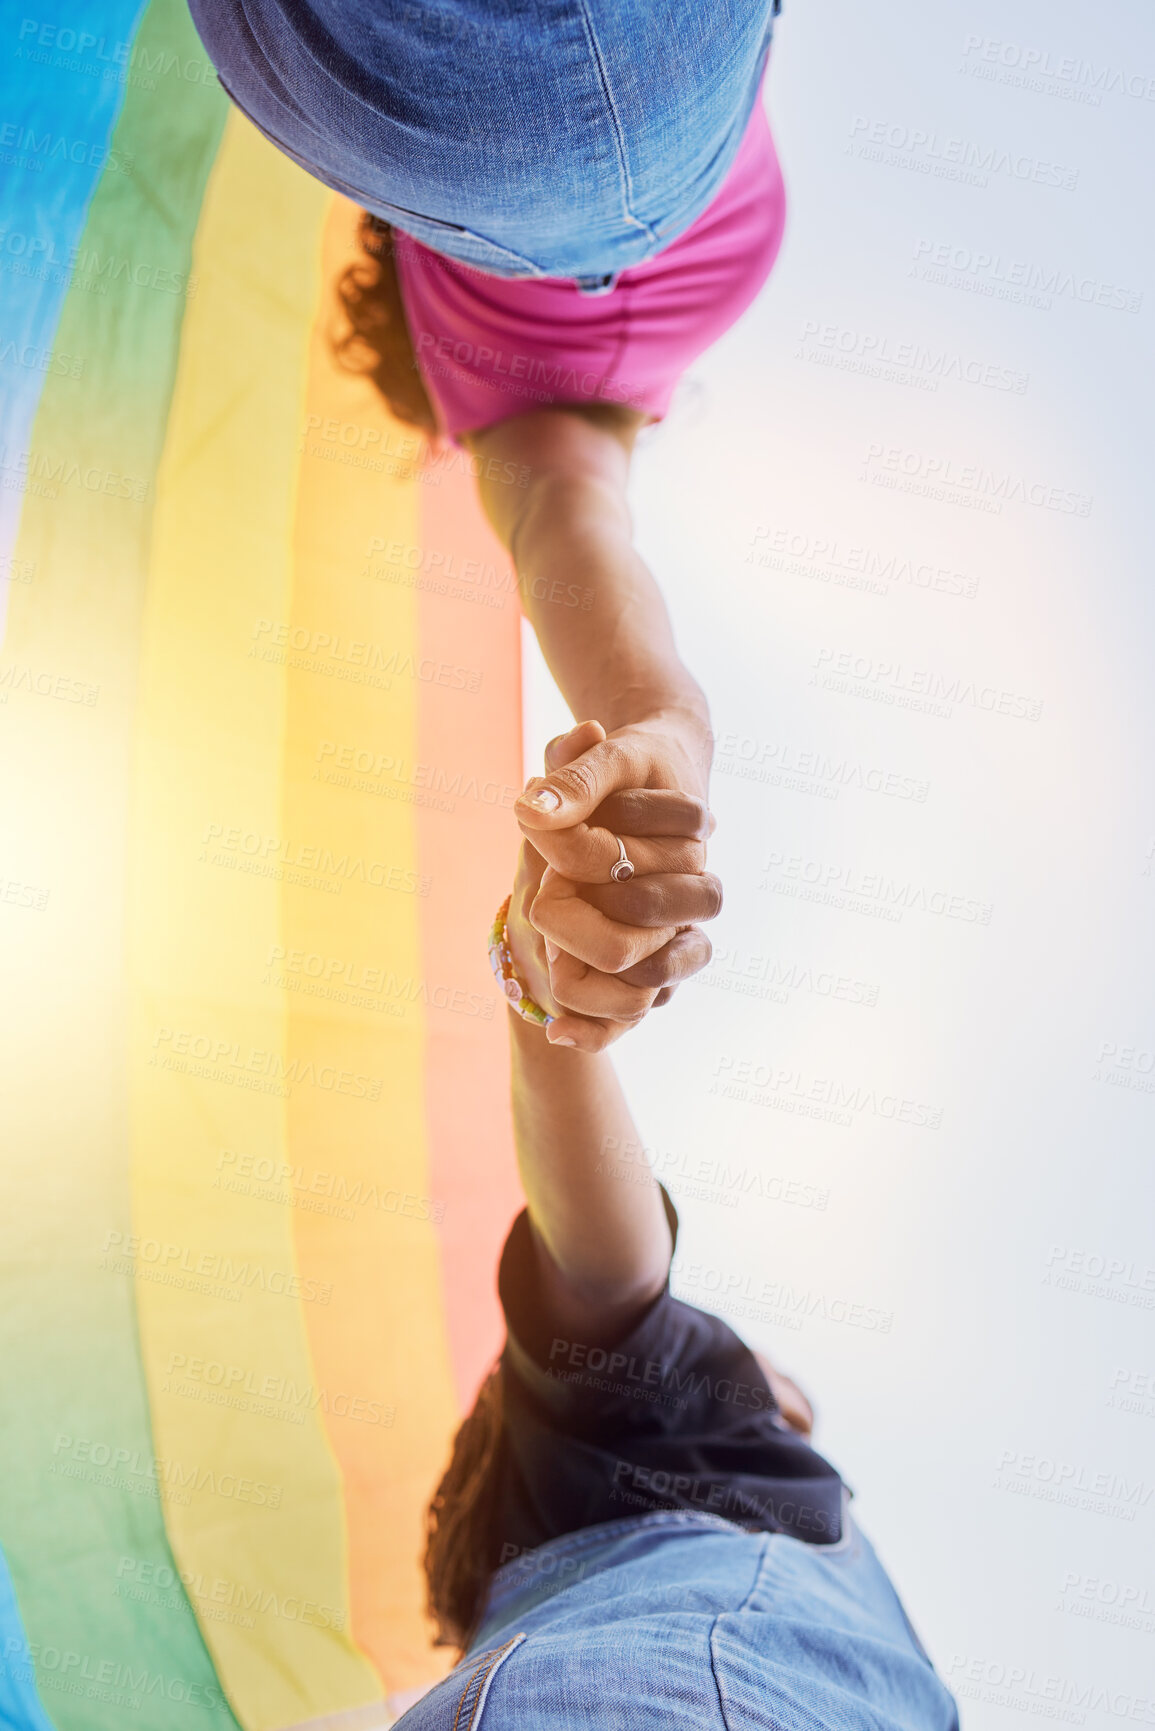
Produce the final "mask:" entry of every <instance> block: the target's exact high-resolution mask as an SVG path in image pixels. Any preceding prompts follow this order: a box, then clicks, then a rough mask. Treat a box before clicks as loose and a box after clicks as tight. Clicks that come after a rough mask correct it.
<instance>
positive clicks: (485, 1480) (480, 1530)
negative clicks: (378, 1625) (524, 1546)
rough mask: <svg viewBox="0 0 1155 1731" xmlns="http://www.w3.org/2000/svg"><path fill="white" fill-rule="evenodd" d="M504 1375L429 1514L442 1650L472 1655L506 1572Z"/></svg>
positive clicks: (428, 1569)
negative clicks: (494, 1583) (501, 1521)
mask: <svg viewBox="0 0 1155 1731" xmlns="http://www.w3.org/2000/svg"><path fill="white" fill-rule="evenodd" d="M504 1433H505V1423H504V1419H503V1416H502V1394H501V1370H500V1368H499V1366H497V1365H495V1366H494V1368H493V1369H492V1370H491V1371H490V1373H489V1375H488V1376H487V1377H486V1379H485V1381H484V1382H483V1383H482V1385H481V1388H480V1389H479V1391H478V1395H477V1399H476V1401H475V1402H474V1404H473V1410H472V1412H471V1413H470V1414H469V1416H468V1417H467V1418H466V1419H464V1420H463V1421H462V1423H461V1425H460V1427H459V1429H458V1432H457V1435H456V1436H455V1437H454V1439H453V1451H452V1453H451V1455H450V1458H449V1465H448V1467H446V1469H445V1472H444V1474H443V1475H442V1478H441V1483H440V1484H439V1485H438V1487H437V1489H436V1491H435V1492H434V1493H433V1500H432V1502H431V1503H430V1504H429V1508H428V1510H427V1512H426V1516H425V1581H426V1588H427V1594H428V1597H427V1608H428V1611H429V1614H430V1616H431V1617H432V1618H433V1620H434V1622H435V1623H436V1624H437V1636H436V1643H435V1644H436V1645H437V1646H438V1647H456V1648H457V1649H458V1650H459V1652H461V1653H464V1652H465V1650H466V1648H467V1647H468V1646H469V1643H470V1640H471V1639H472V1637H473V1634H474V1632H475V1630H476V1628H477V1624H478V1621H479V1619H480V1616H481V1611H482V1607H483V1605H484V1602H485V1593H486V1588H487V1587H488V1585H489V1581H490V1577H491V1576H492V1575H493V1573H494V1570H495V1569H496V1568H497V1566H498V1556H497V1550H498V1538H499V1534H498V1531H497V1496H498V1490H499V1486H500V1482H501V1472H502V1465H503V1461H504V1451H505V1434H504Z"/></svg>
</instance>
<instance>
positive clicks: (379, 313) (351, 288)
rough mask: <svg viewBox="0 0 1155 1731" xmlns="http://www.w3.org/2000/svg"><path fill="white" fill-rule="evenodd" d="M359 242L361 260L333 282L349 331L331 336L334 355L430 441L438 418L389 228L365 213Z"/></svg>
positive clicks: (402, 419)
mask: <svg viewBox="0 0 1155 1731" xmlns="http://www.w3.org/2000/svg"><path fill="white" fill-rule="evenodd" d="M357 240H358V244H359V246H360V249H361V256H360V258H358V259H356V260H355V261H354V262H353V263H352V264H350V265H347V266H346V267H345V269H344V271H342V273H341V277H340V280H339V281H338V283H337V296H338V299H339V300H340V303H341V306H342V309H343V310H344V314H345V318H346V320H347V323H348V328H347V329H345V330H343V331H341V332H340V333H336V334H334V335H333V336H332V338H331V341H332V346H333V352H334V354H335V356H336V358H337V360H338V362H339V364H340V365H341V366H343V367H344V368H345V370H346V371H347V372H351V373H363V374H365V375H367V376H368V377H369V378H370V379H372V381H373V383H374V384H375V385H376V387H377V389H378V390H379V391H380V393H381V395H382V396H383V397H384V399H385V401H386V403H388V405H389V408H390V410H391V412H392V413H393V414H394V415H395V416H396V417H397V419H398V420H399V421H404V422H405V423H406V425H407V426H410V427H417V428H419V429H420V430H421V432H423V433H425V434H427V435H428V436H429V437H430V438H432V437H434V436H435V434H436V432H437V417H436V415H435V414H434V412H433V405H432V404H431V402H430V401H429V394H428V392H427V391H426V389H425V384H424V382H423V380H422V377H421V373H420V371H419V370H418V366H417V357H416V354H415V353H414V349H413V339H412V337H411V335H410V332H409V326H408V323H407V322H406V318H405V307H404V304H403V303H402V300H401V287H400V284H399V283H398V280H397V263H396V260H395V258H394V254H393V229H392V227H391V226H390V224H389V223H387V222H383V221H382V220H381V218H380V217H377V216H374V215H373V213H372V212H371V211H368V210H363V211H362V212H361V221H360V223H359V224H358V228H357Z"/></svg>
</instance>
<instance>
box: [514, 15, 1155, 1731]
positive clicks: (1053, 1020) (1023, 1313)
mask: <svg viewBox="0 0 1155 1731" xmlns="http://www.w3.org/2000/svg"><path fill="white" fill-rule="evenodd" d="M770 112H771V119H772V122H773V124H774V128H775V134H776V137H777V141H778V146H779V152H780V155H781V157H782V161H783V166H784V170H785V174H786V180H787V187H788V192H789V196H790V215H789V224H788V232H787V238H786V242H785V245H784V248H783V251H782V254H781V256H780V259H779V262H778V265H777V267H776V270H775V273H774V276H773V278H772V280H771V282H770V284H769V285H768V287H767V289H766V290H765V292H764V293H763V295H762V297H761V298H760V300H759V302H758V303H757V305H756V306H755V307H754V308H753V309H752V311H751V312H750V313H749V314H747V316H746V317H745V319H744V320H743V321H742V322H741V324H740V325H739V326H738V327H737V328H736V329H735V330H734V331H732V332H731V333H730V334H729V335H728V337H727V338H726V339H725V341H724V342H723V343H722V344H721V345H719V347H718V348H717V349H715V350H714V351H713V352H712V353H711V354H710V355H709V356H707V357H706V358H705V360H703V361H702V362H701V363H699V364H698V365H697V366H696V367H695V369H694V372H693V376H692V377H691V378H690V379H689V380H687V381H686V383H685V385H684V387H683V392H682V396H681V398H680V400H679V402H678V403H677V405H676V407H675V411H674V413H673V414H672V415H671V417H670V419H669V421H668V422H667V423H666V425H665V426H664V427H663V428H662V429H660V430H659V431H657V432H655V433H654V434H653V435H651V436H649V438H648V440H647V442H646V444H645V448H644V449H643V450H642V451H641V453H640V455H639V458H638V462H637V475H636V483H635V491H634V498H635V505H636V513H637V519H638V524H639V533H640V539H641V545H642V548H643V550H644V552H645V554H646V556H647V558H648V559H649V560H650V562H651V564H652V566H653V568H654V570H655V572H656V573H657V574H658V576H659V579H660V581H661V583H662V585H663V588H664V590H665V592H666V594H667V596H668V597H669V600H670V605H671V608H672V610H673V613H674V616H675V623H676V627H677V629H678V632H679V640H680V643H681V645H682V649H683V653H684V654H685V656H686V658H687V659H688V661H689V662H690V664H691V666H692V667H693V669H694V671H695V673H696V674H697V675H698V677H699V678H700V679H701V681H702V682H703V684H704V685H705V687H706V690H707V691H708V693H709V694H710V696H711V701H712V705H713V710H714V718H715V729H716V732H717V735H718V737H719V757H718V762H717V766H716V773H715V777H714V783H713V793H712V801H713V805H714V809H715V810H716V812H717V815H718V818H719V828H718V832H717V836H716V838H715V840H714V843H713V844H712V851H711V864H712V867H713V869H715V870H716V871H717V872H718V873H719V874H720V876H721V878H722V880H723V883H724V885H725V888H726V894H727V902H726V908H725V912H724V913H723V915H722V917H721V918H720V919H719V920H718V921H717V922H715V925H714V927H713V928H712V935H713V938H714V942H715V949H716V960H715V963H714V965H713V967H712V969H711V972H710V973H709V975H708V976H706V977H705V978H704V979H703V980H700V981H699V982H697V983H695V984H694V985H692V986H689V987H686V988H684V989H683V991H682V992H681V993H680V995H679V997H678V999H677V1000H676V1002H675V1004H674V1005H672V1006H671V1007H670V1008H669V1009H666V1010H664V1011H662V1012H660V1013H659V1014H658V1015H656V1016H655V1017H653V1018H652V1019H651V1021H650V1022H649V1023H648V1024H647V1025H646V1026H645V1028H643V1029H642V1030H641V1031H640V1032H639V1033H638V1034H637V1035H635V1036H632V1037H631V1038H630V1039H629V1040H627V1041H626V1042H624V1043H623V1044H622V1045H621V1046H620V1047H619V1048H618V1053H619V1054H620V1067H621V1070H622V1073H623V1075H624V1076H625V1078H626V1080H627V1084H628V1087H629V1091H630V1096H631V1100H632V1102H633V1104H634V1107H635V1112H636V1115H637V1119H638V1123H639V1128H640V1130H641V1133H642V1136H643V1139H644V1141H645V1143H646V1144H647V1145H648V1146H649V1147H650V1148H652V1149H653V1150H654V1152H655V1160H656V1163H657V1164H658V1167H659V1170H660V1171H661V1172H662V1173H663V1174H664V1175H665V1177H666V1181H667V1183H668V1185H669V1188H670V1190H671V1192H672V1193H673V1194H674V1196H675V1199H676V1200H678V1203H679V1208H680V1212H681V1218H682V1241H681V1244H680V1247H679V1261H678V1276H677V1284H676V1289H677V1290H678V1291H679V1293H680V1295H681V1296H682V1297H685V1298H688V1299H692V1300H695V1301H697V1302H703V1303H707V1304H708V1303H709V1302H710V1296H709V1295H710V1294H711V1293H713V1294H714V1299H715V1303H716V1304H719V1303H721V1302H726V1303H728V1305H729V1307H730V1313H731V1316H732V1320H733V1321H734V1324H735V1326H736V1327H738V1328H739V1330H740V1331H742V1332H744V1333H745V1334H746V1335H747V1337H748V1338H749V1339H750V1340H751V1341H752V1342H753V1343H754V1344H756V1345H758V1346H760V1347H762V1348H765V1349H768V1350H769V1351H770V1352H771V1353H772V1354H773V1355H774V1356H775V1357H776V1358H777V1359H778V1360H779V1362H781V1364H782V1365H783V1367H784V1368H786V1369H788V1370H790V1371H792V1372H793V1373H794V1374H795V1375H797V1376H798V1377H799V1379H800V1380H801V1381H802V1382H803V1383H804V1385H805V1386H806V1387H807V1388H808V1389H809V1390H810V1392H811V1394H812V1397H813V1399H814V1401H815V1404H816V1406H817V1407H818V1408H819V1412H820V1432H819V1439H818V1440H819V1443H820V1446H822V1447H823V1448H824V1449H825V1451H826V1452H827V1453H828V1454H829V1456H830V1457H831V1458H832V1460H833V1461H834V1462H835V1463H836V1464H837V1465H838V1467H839V1468H840V1469H841V1470H842V1472H843V1473H844V1475H845V1476H846V1478H847V1479H848V1480H849V1482H850V1483H851V1485H852V1486H853V1487H854V1488H855V1490H856V1492H857V1504H856V1506H857V1510H858V1516H859V1519H860V1521H861V1523H862V1524H863V1526H864V1527H865V1529H866V1530H867V1531H868V1533H869V1534H870V1536H871V1537H872V1539H873V1540H874V1542H875V1544H876V1546H877V1548H878V1549H879V1551H880V1552H881V1554H882V1556H883V1559H884V1560H885V1561H886V1562H887V1564H888V1565H889V1567H890V1568H891V1571H892V1573H893V1574H894V1576H895V1578H896V1580H897V1582H898V1584H899V1586H900V1589H901V1591H902V1592H903V1595H904V1597H905V1599H906V1603H907V1608H908V1610H909V1612H910V1614H911V1617H912V1619H913V1621H914V1622H915V1624H916V1627H918V1629H919V1630H920V1632H921V1633H922V1635H923V1638H924V1640H925V1641H926V1643H927V1645H928V1647H929V1648H930V1650H931V1652H932V1654H933V1656H934V1658H935V1661H936V1663H937V1664H938V1666H939V1668H940V1669H941V1670H942V1672H943V1673H944V1675H945V1676H946V1678H947V1680H948V1682H949V1683H950V1684H951V1685H952V1687H954V1688H955V1690H956V1692H957V1693H958V1694H959V1695H960V1697H961V1699H962V1703H963V1706H964V1709H965V1722H966V1723H967V1724H968V1726H969V1727H970V1731H1004V1728H1007V1727H1014V1726H1018V1725H1021V1724H1023V1723H1024V1715H1026V1714H1029V1713H1031V1712H1034V1713H1035V1714H1039V1713H1040V1712H1041V1713H1043V1715H1044V1716H1047V1717H1057V1718H1059V1719H1060V1720H1062V1721H1064V1722H1067V1723H1079V1724H1084V1725H1086V1726H1088V1727H1090V1728H1091V1731H1098V1728H1100V1727H1101V1728H1102V1731H1107V1728H1108V1727H1109V1726H1111V1725H1114V1724H1117V1723H1118V1722H1119V1720H1120V1717H1124V1718H1125V1717H1126V1716H1127V1715H1128V1714H1129V1713H1132V1712H1134V1711H1136V1709H1135V1708H1134V1706H1133V1702H1134V1698H1135V1697H1140V1698H1143V1697H1147V1696H1150V1695H1151V1693H1152V1689H1151V1677H1152V1668H1151V1663H1150V1655H1151V1650H1152V1648H1151V1640H1150V1637H1151V1634H1152V1633H1153V1632H1155V1567H1153V1566H1152V1558H1153V1557H1155V1545H1153V1544H1152V1534H1153V1526H1155V1448H1153V1443H1155V1338H1153V1330H1152V1310H1153V1309H1155V1246H1153V1244H1152V1233H1151V1222H1152V1219H1153V1218H1155V1213H1153V1209H1152V1184H1151V1177H1150V1170H1151V1154H1152V1148H1153V1145H1155V1135H1153V1131H1155V987H1153V986H1152V972H1153V969H1152V958H1153V955H1155V945H1153V942H1152V940H1153V937H1155V791H1153V779H1152V774H1151V744H1152V738H1153V735H1155V682H1153V681H1152V679H1151V666H1152V631H1151V624H1152V601H1151V575H1150V556H1149V549H1150V545H1151V523H1150V519H1149V510H1148V509H1147V508H1146V500H1145V499H1144V496H1143V495H1144V492H1145V491H1146V492H1147V494H1148V496H1149V494H1150V488H1149V478H1148V471H1149V463H1150V451H1151V402H1152V386H1151V364H1150V363H1151V351H1152V343H1151V316H1152V314H1151V289H1150V284H1151V262H1152V247H1153V243H1152V236H1151V223H1150V221H1149V219H1148V218H1147V217H1145V216H1143V215H1142V213H1143V212H1144V211H1147V210H1149V201H1150V162H1151V143H1152V136H1153V132H1155V20H1153V19H1152V18H1151V17H1150V16H1149V15H1147V14H1145V13H1144V12H1143V11H1142V10H1141V9H1140V8H1138V7H1130V8H1126V9H1125V10H1124V9H1118V10H1116V11H1115V12H1114V13H1110V12H1108V13H1102V12H1099V13H1096V12H1095V11H1094V10H1088V9H1087V8H1085V7H1079V8H1076V7H1075V5H1074V4H1072V0H1058V3H1057V4H1056V5H1054V6H1051V7H1048V8H1046V9H1044V10H1040V9H1038V8H1037V7H1030V6H1028V5H1026V4H1025V3H1024V0H1015V3H1014V4H1011V5H1009V6H1008V5H1006V4H1003V5H999V6H996V5H995V4H993V0H982V3H979V4H977V5H974V6H970V7H967V8H965V9H964V8H959V7H954V8H948V9H945V10H944V9H942V8H938V9H936V8H927V7H924V6H917V5H915V4H913V3H912V0H897V3H896V4H895V5H893V6H891V7H889V8H886V9H883V10H882V11H880V10H879V9H878V8H863V7H860V6H857V5H851V4H850V3H849V0H817V3H813V4H810V5H805V6H804V5H802V4H800V3H798V0H786V9H785V11H784V13H783V15H782V18H781V20H780V22H779V26H778V33H777V38H776V46H775V50H774V66H773V69H772V74H771V80H770ZM1144 483H1148V484H1147V486H1146V488H1145V486H1144ZM527 669H528V672H529V682H528V683H529V690H530V697H531V702H530V714H529V720H528V723H527V755H528V757H529V758H530V761H531V762H534V761H535V760H536V759H537V757H538V755H539V752H540V746H541V744H542V743H543V742H544V740H545V739H546V738H548V737H549V735H550V734H552V733H554V732H556V731H559V729H560V728H561V727H562V726H564V725H565V721H566V715H565V711H564V708H561V707H560V699H559V698H558V696H557V694H556V692H554V691H552V689H551V688H550V685H549V680H548V675H546V674H545V673H544V669H543V667H542V665H541V663H540V660H539V659H538V657H537V651H536V647H535V646H533V645H532V644H528V645H527ZM695 1175H697V1189H698V1194H696V1195H695V1194H693V1193H692V1192H693V1190H694V1183H695ZM723 1291H724V1292H726V1293H728V1294H729V1298H728V1300H725V1301H720V1300H719V1298H718V1295H719V1294H720V1293H721V1292H723Z"/></svg>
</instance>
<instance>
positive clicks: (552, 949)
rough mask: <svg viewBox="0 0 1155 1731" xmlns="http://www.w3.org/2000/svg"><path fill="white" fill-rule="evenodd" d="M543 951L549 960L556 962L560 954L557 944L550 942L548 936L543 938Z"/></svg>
mask: <svg viewBox="0 0 1155 1731" xmlns="http://www.w3.org/2000/svg"><path fill="white" fill-rule="evenodd" d="M545 953H546V955H547V956H548V957H549V959H550V961H551V962H556V961H557V959H558V957H559V956H560V955H561V951H560V950H559V949H558V947H557V945H556V944H554V943H551V942H550V940H549V939H548V938H547V939H546V940H545Z"/></svg>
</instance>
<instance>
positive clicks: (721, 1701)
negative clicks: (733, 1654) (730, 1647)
mask: <svg viewBox="0 0 1155 1731" xmlns="http://www.w3.org/2000/svg"><path fill="white" fill-rule="evenodd" d="M721 1621H722V1618H721V1614H719V1615H718V1616H717V1617H715V1618H714V1621H713V1622H712V1623H711V1624H710V1633H709V1636H708V1638H707V1643H706V1645H707V1650H708V1652H709V1654H710V1675H711V1677H712V1678H713V1679H714V1693H715V1694H716V1695H717V1697H718V1712H719V1713H720V1714H721V1715H722V1724H723V1726H724V1727H725V1731H730V1715H729V1714H728V1713H727V1711H726V1699H725V1696H724V1695H723V1694H722V1679H721V1678H720V1677H719V1675H718V1666H717V1663H716V1653H715V1649H714V1631H715V1630H716V1629H717V1627H718V1624H719V1623H720V1622H721Z"/></svg>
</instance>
